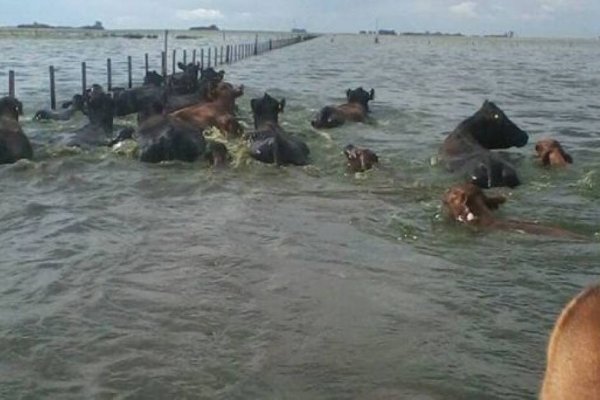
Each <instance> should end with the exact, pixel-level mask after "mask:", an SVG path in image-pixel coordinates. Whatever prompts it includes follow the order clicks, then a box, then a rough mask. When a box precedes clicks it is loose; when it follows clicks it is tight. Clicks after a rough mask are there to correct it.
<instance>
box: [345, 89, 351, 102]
mask: <svg viewBox="0 0 600 400" xmlns="http://www.w3.org/2000/svg"><path fill="white" fill-rule="evenodd" d="M350 93H352V90H350V89H348V90H346V98H347V99H348V100H350Z"/></svg>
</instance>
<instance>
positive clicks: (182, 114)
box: [171, 82, 244, 136]
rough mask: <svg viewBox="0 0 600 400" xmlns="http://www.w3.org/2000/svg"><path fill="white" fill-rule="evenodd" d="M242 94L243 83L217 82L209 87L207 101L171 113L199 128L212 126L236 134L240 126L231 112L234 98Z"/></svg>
mask: <svg viewBox="0 0 600 400" xmlns="http://www.w3.org/2000/svg"><path fill="white" fill-rule="evenodd" d="M243 94H244V86H243V85H241V86H237V87H236V86H233V85H232V84H230V83H228V82H219V83H217V84H216V85H213V87H212V88H211V89H210V92H209V101H207V102H205V103H201V104H198V105H193V106H189V107H186V108H183V109H181V110H179V111H176V112H174V113H172V114H171V115H173V116H174V117H176V118H179V119H181V120H182V121H186V122H187V123H189V124H191V125H193V126H195V127H196V128H197V129H200V130H203V129H206V128H209V127H211V126H214V127H217V128H218V129H219V130H221V131H222V132H224V133H226V134H227V135H232V136H236V135H239V134H241V129H242V128H241V126H240V124H239V123H238V121H237V119H236V118H235V116H234V114H233V113H234V110H235V100H236V99H237V98H238V97H240V96H242V95H243Z"/></svg>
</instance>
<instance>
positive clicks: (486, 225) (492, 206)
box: [442, 183, 584, 239]
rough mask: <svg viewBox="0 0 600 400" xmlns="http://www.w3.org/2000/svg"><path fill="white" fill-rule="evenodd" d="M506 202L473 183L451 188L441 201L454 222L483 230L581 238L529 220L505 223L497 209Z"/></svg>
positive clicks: (506, 221)
mask: <svg viewBox="0 0 600 400" xmlns="http://www.w3.org/2000/svg"><path fill="white" fill-rule="evenodd" d="M505 202H506V198H505V197H503V196H487V195H486V194H484V193H483V190H482V189H481V188H480V187H478V186H477V185H475V184H474V183H465V184H462V185H456V186H453V187H451V188H450V189H448V190H447V191H446V192H445V193H444V196H443V198H442V205H443V207H442V208H443V211H444V212H445V214H446V215H447V216H448V217H450V218H451V219H452V220H455V221H457V222H460V223H463V224H466V225H469V226H473V227H477V228H482V229H500V230H513V231H520V232H526V233H530V234H534V235H547V236H555V237H565V238H573V239H584V238H583V237H582V236H580V235H577V234H575V233H573V232H570V231H567V230H564V229H562V228H557V227H552V226H545V225H539V224H537V223H534V222H528V221H515V220H502V219H498V218H496V217H495V216H494V214H493V212H492V211H494V210H497V209H498V208H499V207H500V205H502V204H504V203H505Z"/></svg>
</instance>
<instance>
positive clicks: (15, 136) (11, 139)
mask: <svg viewBox="0 0 600 400" xmlns="http://www.w3.org/2000/svg"><path fill="white" fill-rule="evenodd" d="M22 114H23V104H21V102H20V101H19V100H17V99H16V98H14V97H3V98H1V99H0V164H12V163H14V162H16V161H17V160H20V159H21V158H29V159H31V158H33V150H32V148H31V143H29V139H27V136H25V134H24V133H23V129H21V125H19V115H22Z"/></svg>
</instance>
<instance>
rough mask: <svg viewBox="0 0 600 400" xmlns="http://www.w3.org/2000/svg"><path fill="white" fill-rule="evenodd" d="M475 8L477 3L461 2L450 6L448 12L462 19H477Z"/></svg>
mask: <svg viewBox="0 0 600 400" xmlns="http://www.w3.org/2000/svg"><path fill="white" fill-rule="evenodd" d="M476 7H477V3H475V2H474V1H463V2H462V3H459V4H455V5H453V6H450V12H451V13H453V14H455V15H458V16H459V17H463V18H477V11H475V8H476Z"/></svg>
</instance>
